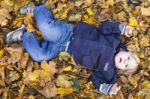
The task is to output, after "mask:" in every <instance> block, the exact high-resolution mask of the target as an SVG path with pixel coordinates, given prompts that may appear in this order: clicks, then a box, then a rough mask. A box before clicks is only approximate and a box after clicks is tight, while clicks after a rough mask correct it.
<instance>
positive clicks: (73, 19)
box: [68, 14, 82, 22]
mask: <svg viewBox="0 0 150 99" xmlns="http://www.w3.org/2000/svg"><path fill="white" fill-rule="evenodd" d="M81 17H82V15H81V14H74V15H71V16H69V18H68V20H69V21H70V22H78V21H81Z"/></svg>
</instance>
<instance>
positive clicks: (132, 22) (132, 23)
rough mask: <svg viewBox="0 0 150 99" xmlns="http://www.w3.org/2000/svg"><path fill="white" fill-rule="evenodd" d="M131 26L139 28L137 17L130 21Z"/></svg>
mask: <svg viewBox="0 0 150 99" xmlns="http://www.w3.org/2000/svg"><path fill="white" fill-rule="evenodd" d="M129 25H130V26H138V21H137V20H136V19H135V17H131V18H130V19H129Z"/></svg>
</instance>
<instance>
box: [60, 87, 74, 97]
mask: <svg viewBox="0 0 150 99" xmlns="http://www.w3.org/2000/svg"><path fill="white" fill-rule="evenodd" d="M57 91H58V94H60V95H61V96H62V97H63V96H66V95H69V94H71V93H73V92H74V88H73V87H70V88H57Z"/></svg>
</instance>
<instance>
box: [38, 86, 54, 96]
mask: <svg viewBox="0 0 150 99" xmlns="http://www.w3.org/2000/svg"><path fill="white" fill-rule="evenodd" d="M36 90H37V91H38V92H39V93H41V94H42V95H44V96H45V97H46V98H51V97H54V96H56V95H57V89H56V86H55V84H51V83H47V84H46V86H45V87H44V88H38V89H36Z"/></svg>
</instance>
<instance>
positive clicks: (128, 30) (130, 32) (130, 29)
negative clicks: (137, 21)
mask: <svg viewBox="0 0 150 99" xmlns="http://www.w3.org/2000/svg"><path fill="white" fill-rule="evenodd" d="M133 29H134V28H133V27H131V26H126V29H125V33H124V35H125V36H126V37H131V36H132V35H133Z"/></svg>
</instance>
